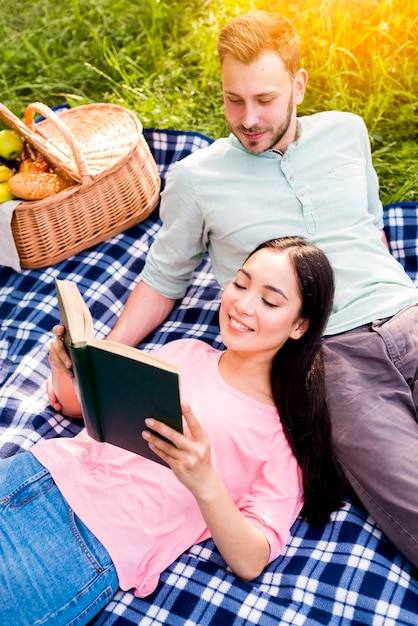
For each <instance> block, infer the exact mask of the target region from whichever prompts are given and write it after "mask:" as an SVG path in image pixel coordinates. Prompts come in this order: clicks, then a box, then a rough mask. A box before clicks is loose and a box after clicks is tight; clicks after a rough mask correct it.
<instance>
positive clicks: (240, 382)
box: [218, 350, 274, 406]
mask: <svg viewBox="0 0 418 626" xmlns="http://www.w3.org/2000/svg"><path fill="white" fill-rule="evenodd" d="M218 367H219V372H220V374H221V376H222V378H223V380H224V381H225V382H226V383H227V384H228V385H230V386H231V387H234V389H237V390H238V391H240V392H241V393H243V394H245V395H246V396H249V397H250V398H253V399H254V400H257V401H258V402H261V403H263V404H268V405H271V406H274V401H273V395H272V392H271V383H270V371H271V361H268V362H266V361H263V360H262V359H260V358H257V357H247V356H245V355H243V354H241V353H238V352H233V351H232V350H226V351H225V352H224V353H223V354H222V355H221V358H220V359H219V364H218Z"/></svg>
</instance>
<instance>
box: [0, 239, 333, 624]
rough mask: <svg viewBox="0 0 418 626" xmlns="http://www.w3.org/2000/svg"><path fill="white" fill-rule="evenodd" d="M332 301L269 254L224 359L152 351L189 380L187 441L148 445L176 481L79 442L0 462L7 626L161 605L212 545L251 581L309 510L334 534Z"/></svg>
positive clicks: (229, 330)
mask: <svg viewBox="0 0 418 626" xmlns="http://www.w3.org/2000/svg"><path fill="white" fill-rule="evenodd" d="M332 297H333V277H332V271H331V268H330V265H329V263H328V261H327V259H326V257H325V255H324V254H323V253H322V252H321V251H320V250H318V249H317V248H315V247H314V246H312V245H311V244H309V243H308V242H307V241H305V240H303V239H301V238H296V237H289V238H282V239H275V240H272V241H269V242H267V243H265V244H262V245H261V246H260V247H259V248H257V249H256V250H255V251H254V252H253V253H252V254H251V255H250V256H249V257H248V259H247V260H246V261H245V263H244V264H243V266H242V267H241V268H240V269H239V270H238V272H237V275H236V278H235V280H234V281H233V282H232V283H231V284H230V285H228V287H227V288H226V289H225V291H224V293H223V296H222V301H221V310H220V328H221V334H222V339H223V342H224V344H225V346H226V350H224V351H219V350H215V349H213V348H211V347H210V346H209V345H208V344H206V343H204V342H202V341H200V340H194V339H184V340H178V341H173V342H171V343H169V344H167V345H166V346H164V347H162V348H160V349H158V355H159V356H161V357H162V358H164V359H167V360H171V361H172V362H176V363H178V364H179V365H180V366H181V369H182V378H181V381H182V383H181V395H182V399H183V405H182V408H183V415H184V422H185V433H184V435H181V434H179V433H177V432H176V431H173V430H171V429H170V428H169V427H167V426H166V425H164V424H162V423H161V422H156V421H155V420H151V419H150V420H148V423H147V426H148V427H150V428H152V429H153V431H155V432H156V433H157V434H156V435H154V434H151V433H150V432H149V431H146V432H144V433H142V436H143V437H144V438H145V439H146V440H147V441H148V443H149V445H150V447H151V448H152V449H153V450H154V451H155V452H156V453H157V454H158V455H159V456H160V457H161V458H163V459H164V460H165V461H166V462H167V463H168V464H169V466H170V468H171V469H170V468H167V467H165V466H163V465H160V464H157V463H153V462H152V461H149V460H147V459H143V458H142V457H140V456H138V455H135V454H132V453H130V452H127V451H126V450H122V449H119V448H117V447H115V446H111V445H109V444H106V443H98V442H96V441H94V440H92V439H90V438H89V437H88V435H87V434H86V432H85V430H83V431H81V433H80V434H79V435H77V436H76V437H74V438H71V439H65V438H64V439H50V440H43V441H40V442H38V443H37V444H35V445H34V446H33V447H32V448H31V450H30V451H29V452H25V453H22V454H19V455H16V456H15V457H11V458H10V459H6V460H4V461H2V462H0V506H1V509H2V510H1V518H0V519H1V523H0V545H1V546H2V549H3V546H4V552H5V554H4V555H3V558H2V559H1V560H0V584H1V585H2V588H3V589H6V590H7V593H6V595H7V599H6V601H2V603H0V604H1V606H0V623H19V624H36V623H55V624H73V623H74V624H75V623H77V624H86V623H87V622H88V621H89V620H91V619H92V618H93V617H94V615H96V614H97V613H98V612H99V611H100V610H101V609H102V608H103V607H104V606H105V605H106V604H107V603H108V602H109V601H110V599H111V597H112V595H113V594H114V593H115V592H116V590H117V588H118V586H120V587H121V588H122V589H134V593H135V594H136V595H138V596H145V595H147V594H149V593H151V592H152V591H153V590H154V589H155V587H156V585H157V583H158V579H159V575H160V574H161V572H162V571H163V570H164V569H165V568H166V567H168V566H169V564H170V563H172V562H173V561H174V560H175V559H176V558H177V557H178V556H179V555H180V554H181V553H182V552H183V551H185V550H186V549H187V548H188V547H190V546H191V545H193V544H194V543H197V542H199V541H202V540H204V539H206V538H208V537H210V536H212V537H213V539H214V541H215V543H216V545H217V547H218V549H219V551H220V553H221V554H222V556H223V557H224V559H225V561H226V563H227V564H228V565H229V567H230V568H231V569H232V571H233V572H234V573H235V574H236V576H238V577H240V578H242V579H243V580H251V579H253V578H255V577H256V576H258V575H259V574H260V573H261V571H262V570H263V568H264V567H265V566H266V565H267V564H268V563H269V562H270V561H272V560H273V559H274V558H276V557H277V556H278V555H279V554H280V553H281V552H282V550H283V548H284V546H285V544H286V542H287V540H288V537H289V529H290V527H291V525H292V524H293V522H294V520H295V519H296V517H297V516H298V514H299V513H300V512H301V511H302V514H303V515H304V516H305V517H306V518H307V519H308V520H309V521H310V522H312V523H315V524H318V523H324V522H326V521H327V519H328V518H329V515H330V512H331V511H332V510H334V509H335V508H337V507H338V506H340V500H339V492H338V485H337V480H336V474H335V471H334V467H333V461H332V455H331V452H330V448H329V440H330V427H329V419H328V413H327V410H326V406H325V401H324V376H323V367H322V356H321V352H320V342H321V335H322V332H323V329H324V326H325V323H326V320H327V317H328V314H329V312H330V309H331V303H332ZM57 341H58V339H56V340H55V342H57ZM50 360H51V365H52V384H53V387H54V389H55V391H56V393H57V396H58V399H59V401H61V404H62V410H63V412H64V413H65V411H66V407H67V404H69V403H74V394H73V387H72V384H71V381H70V379H69V378H68V377H67V376H66V375H65V373H64V374H63V373H62V370H60V369H59V368H55V367H54V343H53V344H52V349H51V357H50ZM50 393H51V394H52V397H53V393H52V392H50ZM191 406H193V410H192V409H191ZM134 410H135V409H134V407H133V411H134ZM279 415H280V419H279ZM158 435H162V436H164V437H166V438H167V439H168V440H169V441H168V442H167V441H164V440H163V439H161V438H160V437H159V436H158Z"/></svg>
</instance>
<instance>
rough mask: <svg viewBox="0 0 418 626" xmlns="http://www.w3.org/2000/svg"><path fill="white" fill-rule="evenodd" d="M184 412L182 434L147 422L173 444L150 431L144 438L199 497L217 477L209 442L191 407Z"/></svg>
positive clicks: (145, 432) (154, 422)
mask: <svg viewBox="0 0 418 626" xmlns="http://www.w3.org/2000/svg"><path fill="white" fill-rule="evenodd" d="M182 411H183V417H184V421H185V428H184V434H183V435H182V434H181V433H178V432H177V431H176V430H174V429H173V428H170V427H169V426H167V425H166V424H163V423H162V422H159V421H156V420H154V419H151V418H149V419H147V420H145V422H146V425H147V426H148V428H150V429H151V430H153V431H154V432H155V433H156V434H157V435H161V436H162V437H165V438H166V439H168V440H169V441H170V442H171V443H168V442H167V441H164V440H163V439H161V438H160V437H158V436H157V435H154V434H153V433H151V432H149V431H144V432H143V434H142V436H143V438H144V439H145V440H146V441H148V445H149V447H150V448H151V450H152V451H153V452H155V454H157V455H158V456H159V457H160V458H161V459H163V460H164V461H165V462H166V463H168V465H169V466H170V467H171V469H172V470H173V472H174V474H175V475H176V476H177V478H178V479H179V481H180V482H181V483H182V484H183V485H184V486H185V487H187V488H188V489H189V490H190V491H191V492H192V493H193V495H194V496H195V497H196V498H198V497H199V494H200V493H201V492H202V491H204V490H206V489H207V485H208V484H209V482H210V479H211V478H212V479H214V478H215V476H216V475H215V472H214V470H213V467H212V463H211V456H210V442H209V438H208V436H207V435H206V433H205V432H204V430H203V428H202V427H201V425H200V423H199V421H198V420H197V418H196V417H195V415H194V413H193V411H192V410H191V408H190V407H189V406H188V405H187V404H182Z"/></svg>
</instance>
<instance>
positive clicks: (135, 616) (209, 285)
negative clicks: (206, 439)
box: [0, 129, 418, 626]
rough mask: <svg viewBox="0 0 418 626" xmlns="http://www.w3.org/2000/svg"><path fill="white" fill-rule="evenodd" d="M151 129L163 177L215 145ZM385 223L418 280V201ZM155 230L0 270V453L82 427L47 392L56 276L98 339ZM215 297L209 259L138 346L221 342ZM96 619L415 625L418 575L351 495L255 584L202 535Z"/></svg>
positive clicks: (148, 226)
mask: <svg viewBox="0 0 418 626" xmlns="http://www.w3.org/2000/svg"><path fill="white" fill-rule="evenodd" d="M145 137H146V139H147V141H148V142H149V145H150V147H151V150H152V152H153V154H154V156H155V159H156V161H157V164H158V166H159V168H160V173H161V175H162V177H163V178H164V177H165V176H166V174H167V171H168V169H169V168H170V166H171V164H172V163H173V162H175V161H176V160H178V159H180V158H182V157H183V156H185V155H186V154H188V153H190V152H191V151H194V150H196V149H199V148H201V147H203V146H205V145H207V144H208V143H210V141H211V140H210V139H209V138H207V137H205V136H203V135H200V134H199V133H192V132H174V131H161V130H152V129H149V130H145ZM385 220H386V227H385V228H386V232H387V235H388V237H389V239H390V241H391V244H392V246H393V249H392V251H393V253H394V254H395V256H397V258H398V259H399V260H400V262H402V263H403V264H404V265H405V267H406V268H407V270H408V272H409V273H410V275H411V276H412V278H413V279H414V280H415V281H416V283H417V285H418V271H417V262H416V247H417V206H416V204H415V203H399V204H396V205H390V206H389V207H387V208H386V209H385ZM159 227H160V221H159V216H158V210H156V211H154V213H153V214H152V215H151V216H150V217H149V218H148V219H147V220H146V221H144V222H143V223H141V224H138V225H137V226H135V227H133V228H131V229H129V230H128V231H126V232H124V233H122V234H120V235H117V236H115V237H113V238H112V239H110V240H109V241H107V242H104V243H102V244H99V245H97V246H95V247H94V248H91V249H89V250H87V251H84V252H81V253H79V254H77V255H76V256H74V257H72V258H69V259H67V260H66V261H63V262H61V263H59V264H57V265H54V266H52V267H48V268H45V269H39V270H25V271H22V272H15V271H13V270H11V269H10V268H6V267H2V268H0V322H1V330H0V385H1V389H0V457H7V456H9V455H12V454H16V453H19V452H20V451H22V450H27V449H28V448H30V447H31V446H32V445H33V444H34V443H35V442H36V441H38V440H39V439H40V438H50V437H72V436H73V435H74V434H75V433H77V432H78V431H79V430H80V428H82V424H81V423H80V421H72V420H69V419H67V418H64V417H63V416H61V415H60V414H58V413H56V412H55V411H54V410H53V409H52V408H51V407H50V406H49V405H48V401H47V398H46V394H45V380H46V378H47V376H48V373H49V366H48V351H49V342H50V340H51V328H52V326H53V325H54V324H56V323H57V321H58V305H57V300H56V297H55V290H54V278H55V277H59V278H69V279H71V280H73V281H75V282H76V283H77V284H78V286H79V288H80V291H81V292H82V294H83V296H84V298H85V299H86V301H87V304H88V306H89V308H90V310H91V312H92V315H93V318H94V320H95V332H96V336H97V337H104V336H105V335H106V334H107V333H108V332H109V330H110V329H111V328H112V326H113V325H114V323H115V321H116V319H117V317H118V315H119V313H120V312H121V310H122V307H123V305H124V302H125V301H126V299H127V297H128V293H129V292H130V290H131V289H132V287H133V285H134V283H135V282H136V280H137V278H138V274H139V272H140V271H141V268H142V266H143V264H144V259H145V256H146V254H147V250H148V249H149V246H150V244H151V242H152V241H153V239H154V237H155V235H156V233H157V232H158V229H159ZM219 300H220V289H219V287H218V285H217V283H216V281H215V280H214V277H213V275H212V271H211V266H210V262H209V260H208V259H207V258H205V259H204V261H203V262H202V264H201V265H200V267H199V268H198V269H197V270H196V271H195V273H194V277H193V282H192V285H191V286H190V288H189V290H188V292H187V294H186V296H185V297H184V299H183V300H182V301H181V302H179V303H177V305H176V306H175V308H174V310H173V312H172V314H171V315H170V317H169V319H168V320H167V321H166V322H165V323H164V324H162V326H161V327H160V328H159V329H157V330H156V331H155V332H154V333H153V334H152V335H150V336H149V337H147V338H146V340H145V341H144V342H143V343H142V344H140V347H141V348H143V349H145V350H151V349H152V348H154V347H155V346H157V345H160V344H162V343H165V342H167V341H171V340H173V339H177V338H179V337H200V338H202V339H203V340H205V341H207V342H209V343H211V344H213V345H214V346H216V347H219V346H221V340H220V336H219V330H218V322H217V312H218V307H219ZM0 558H1V546H0ZM2 593H4V591H2ZM18 601H19V599H18V598H16V602H18ZM93 624H94V626H96V625H99V624H106V626H110V625H111V624H115V625H117V626H129V625H130V624H135V625H141V626H160V625H161V626H162V625H172V626H181V625H184V626H194V625H199V626H229V625H230V626H252V625H254V624H260V625H262V626H278V625H289V626H303V625H307V626H315V625H317V624H318V625H319V624H331V625H348V624H350V625H351V624H373V625H382V626H399V625H409V626H411V625H416V624H418V574H417V571H416V570H415V569H414V568H413V567H412V565H411V564H410V563H409V562H408V561H407V560H406V559H405V558H404V557H403V556H402V555H401V554H400V553H399V552H398V551H397V550H396V548H395V547H394V546H393V545H392V544H391V543H390V542H389V541H388V540H387V539H386V537H385V536H383V535H382V533H381V531H380V530H379V528H378V527H377V526H376V524H375V522H374V521H373V519H372V518H371V517H369V516H368V514H367V513H366V512H365V511H364V510H363V509H362V508H361V507H360V506H359V505H357V504H355V503H354V502H353V501H351V500H350V499H349V498H347V499H346V504H345V506H344V508H343V509H342V510H340V511H338V512H337V513H335V514H334V515H333V516H332V521H330V522H329V523H328V524H327V525H325V526H324V527H323V528H321V529H313V528H311V527H310V526H309V525H308V524H307V523H306V522H305V521H303V520H302V519H297V520H296V522H295V523H294V525H293V527H292V529H291V538H290V541H289V543H288V545H287V546H286V549H285V550H284V552H283V554H282V555H281V556H280V557H279V558H278V559H276V560H275V561H274V562H273V563H272V564H271V565H269V566H268V567H267V568H266V570H265V571H264V572H263V574H262V575H261V576H260V577H259V578H258V579H257V580H255V581H253V582H251V583H244V582H241V581H239V580H237V579H236V578H235V577H234V576H233V575H232V574H231V572H230V571H229V570H228V568H227V567H226V564H225V562H224V561H223V559H222V557H221V556H220V554H219V553H218V551H217V549H216V547H215V545H214V543H213V541H212V540H207V541H205V542H203V543H201V544H199V545H196V546H193V547H192V548H191V549H190V550H188V551H187V552H186V553H185V554H183V555H182V556H181V557H180V558H178V559H177V560H176V561H175V562H174V563H173V564H172V565H171V566H170V567H169V568H168V570H167V571H165V572H164V573H163V575H162V576H161V581H160V583H159V585H158V587H157V589H156V591H155V592H154V593H153V594H152V595H151V596H149V597H147V598H145V599H138V598H135V597H134V596H133V594H132V593H131V592H123V591H119V592H118V593H117V594H116V596H115V597H114V599H113V600H112V601H111V602H110V604H109V605H108V606H107V607H106V609H105V610H104V611H102V613H101V614H100V616H98V617H97V618H96V619H95V620H94V622H93Z"/></svg>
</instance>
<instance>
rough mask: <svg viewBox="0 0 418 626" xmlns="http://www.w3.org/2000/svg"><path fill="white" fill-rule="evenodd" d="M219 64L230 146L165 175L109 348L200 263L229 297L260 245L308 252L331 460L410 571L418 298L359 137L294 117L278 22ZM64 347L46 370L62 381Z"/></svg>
mask: <svg viewBox="0 0 418 626" xmlns="http://www.w3.org/2000/svg"><path fill="white" fill-rule="evenodd" d="M218 51H219V56H220V61H221V67H222V81H223V93H224V104H225V111H226V118H227V121H228V124H229V127H230V130H231V135H230V136H229V137H228V138H226V139H220V140H218V141H216V142H214V144H212V145H211V146H209V147H208V148H205V149H203V150H200V151H198V152H196V153H194V154H193V155H191V156H189V157H187V158H186V159H184V160H183V161H181V162H179V163H178V164H176V166H175V167H174V168H173V170H172V173H171V175H170V176H169V178H168V180H167V184H166V188H165V190H164V192H163V194H162V200H161V217H162V220H163V226H162V228H161V231H160V233H159V234H158V237H157V238H156V241H155V243H154V244H153V245H152V247H151V248H150V251H149V254H148V257H147V262H146V265H145V268H144V270H143V272H142V273H141V276H140V281H139V283H138V285H137V286H136V287H135V289H134V290H133V292H132V293H131V295H130V297H129V299H128V301H127V303H126V306H125V308H124V310H123V312H122V314H121V316H120V319H119V320H118V322H117V324H116V325H115V328H114V329H113V330H112V331H111V333H110V334H109V339H113V340H116V341H120V342H123V343H128V344H131V345H137V344H138V343H139V342H140V341H141V340H142V339H143V338H144V337H145V336H146V335H147V334H148V333H149V332H150V331H152V330H153V329H154V328H155V327H156V326H157V325H159V324H160V323H161V322H162V321H163V320H164V319H165V317H166V316H167V315H168V314H169V313H170V311H171V309H172V307H173V305H174V302H175V301H176V299H178V298H181V297H182V296H183V295H184V293H185V291H186V289H187V286H188V285H189V282H190V279H191V275H192V272H193V270H194V268H195V267H196V266H197V264H198V263H199V262H200V260H201V258H202V256H203V254H204V253H205V251H206V250H208V251H209V254H210V258H211V261H212V267H213V270H214V273H215V276H216V278H217V279H218V281H219V282H220V283H221V284H222V285H225V284H226V283H227V282H228V281H229V280H230V279H231V277H232V276H233V275H234V273H235V269H236V267H238V266H239V265H240V264H241V263H242V262H243V260H244V258H245V256H246V254H247V253H248V252H249V251H250V250H251V249H252V248H253V247H254V245H255V244H257V243H259V242H261V241H263V240H265V239H268V238H270V237H278V236H283V235H301V236H304V237H306V238H308V239H310V240H311V241H312V242H313V243H314V244H316V245H318V246H319V247H320V248H322V249H323V250H324V252H325V253H326V254H327V255H328V257H329V259H330V261H331V263H332V265H333V269H334V273H335V279H336V297H335V304H334V309H333V313H332V315H331V318H330V321H329V324H328V326H327V331H326V332H327V336H326V338H325V341H324V353H325V358H326V368H327V392H328V402H329V407H330V411H331V416H332V423H333V442H334V449H335V453H336V456H337V459H338V462H339V464H340V467H341V469H342V471H343V474H344V476H345V478H346V479H347V481H348V482H349V483H350V485H351V486H352V487H353V489H354V491H355V492H356V493H357V495H358V496H359V498H360V500H361V501H362V502H363V504H364V505H365V507H366V508H367V509H368V511H369V512H370V513H371V514H372V515H373V517H374V518H375V519H376V521H377V522H378V524H379V525H380V527H381V528H382V530H383V531H384V532H385V533H386V534H387V536H388V537H389V538H390V539H391V540H392V541H393V542H394V543H395V544H396V545H397V547H398V548H399V550H400V551H402V552H403V553H404V554H405V555H406V556H407V557H408V558H409V559H410V560H411V561H412V562H413V563H414V565H415V566H418V425H417V399H418V389H417V390H415V380H416V378H417V364H418V332H417V329H418V307H417V306H416V304H417V303H418V290H417V289H416V288H415V287H414V285H413V284H412V282H411V281H410V279H409V278H408V276H407V275H406V274H405V272H404V271H403V269H402V268H401V266H400V265H399V264H398V263H397V261H396V260H395V259H394V258H393V257H392V256H391V255H390V253H389V251H388V249H387V247H386V246H385V244H384V236H383V232H382V228H383V219H382V205H381V202H380V200H379V196H378V181H377V177H376V174H375V171H374V169H373V166H372V161H371V153H370V145H369V140H368V136H367V131H366V128H365V125H364V123H363V121H362V120H361V119H360V118H359V117H357V116H355V115H352V114H349V113H341V112H335V111H334V112H325V113H318V114H316V115H312V116H308V117H302V118H299V119H298V118H297V113H296V108H297V105H298V104H300V103H301V102H302V101H303V97H304V92H305V87H306V83H307V74H306V72H305V70H303V69H301V68H300V66H299V40H298V37H297V35H296V33H295V31H294V29H293V27H292V25H291V24H290V22H289V21H288V20H286V19H285V18H283V17H282V16H279V15H275V14H269V13H266V12H263V11H255V12H251V13H249V14H247V15H244V16H242V17H239V18H237V19H235V20H233V21H232V22H231V23H230V24H228V25H226V26H225V27H224V28H223V30H222V31H221V34H220V39H219V44H218ZM59 343H60V342H59V341H56V342H54V346H55V348H53V349H52V352H51V365H52V367H61V366H62V362H61V360H62V361H64V364H65V366H66V367H68V368H70V367H71V362H70V361H69V360H68V357H66V356H65V355H63V350H62V349H61V347H60V346H59ZM50 398H51V400H52V401H54V400H55V398H54V396H53V394H52V395H51V393H50Z"/></svg>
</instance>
